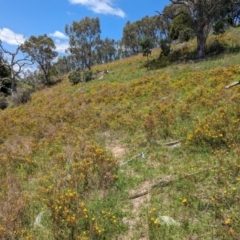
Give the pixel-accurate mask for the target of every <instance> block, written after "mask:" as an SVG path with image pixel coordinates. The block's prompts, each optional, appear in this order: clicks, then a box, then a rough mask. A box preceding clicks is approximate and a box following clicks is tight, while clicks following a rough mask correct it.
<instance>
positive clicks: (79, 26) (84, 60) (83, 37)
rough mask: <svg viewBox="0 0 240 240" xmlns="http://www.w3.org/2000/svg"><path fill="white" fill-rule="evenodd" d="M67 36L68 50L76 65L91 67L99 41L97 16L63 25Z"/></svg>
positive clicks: (99, 31)
mask: <svg viewBox="0 0 240 240" xmlns="http://www.w3.org/2000/svg"><path fill="white" fill-rule="evenodd" d="M65 31H66V34H67V35H68V36H69V51H70V53H71V54H72V55H73V56H74V58H75V62H76V65H77V64H78V65H77V67H79V68H82V67H83V68H86V67H87V68H88V69H89V70H90V69H91V67H92V65H93V62H94V57H95V56H94V52H95V50H96V48H97V46H98V44H99V42H100V33H101V29H100V21H99V18H89V17H85V18H83V19H81V20H80V21H78V22H77V21H73V22H72V25H70V26H69V25H66V26H65Z"/></svg>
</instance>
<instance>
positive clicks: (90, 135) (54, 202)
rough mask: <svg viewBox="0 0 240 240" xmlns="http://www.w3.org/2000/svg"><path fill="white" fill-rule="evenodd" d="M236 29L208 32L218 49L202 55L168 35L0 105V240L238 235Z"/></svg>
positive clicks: (239, 173)
mask: <svg viewBox="0 0 240 240" xmlns="http://www.w3.org/2000/svg"><path fill="white" fill-rule="evenodd" d="M239 34H240V31H239V29H238V28H236V29H232V30H229V31H228V32H227V33H226V34H223V35H221V36H217V37H216V36H210V37H209V39H208V46H213V44H214V43H215V41H216V38H217V39H218V41H220V42H221V43H224V44H225V46H226V49H225V52H223V53H221V54H220V55H213V54H209V55H207V58H206V60H205V61H200V62H195V61H193V60H192V59H187V58H186V57H184V56H186V55H189V54H190V55H191V54H193V53H194V47H195V45H196V42H195V40H193V41H190V42H188V43H186V44H176V45H174V46H173V47H172V49H173V52H172V56H170V57H169V58H165V59H161V60H158V56H159V50H158V49H156V50H155V51H153V54H152V56H150V57H149V60H148V61H149V62H150V63H151V65H149V66H148V67H145V66H144V65H145V63H146V61H147V60H146V59H145V58H144V57H142V56H141V55H137V56H133V57H130V58H126V59H124V60H119V61H115V62H112V63H108V64H105V65H100V66H95V67H94V71H95V70H103V69H108V70H109V74H107V75H105V76H104V78H103V79H102V80H95V81H91V82H88V83H79V84H77V85H71V83H70V82H69V81H68V79H67V76H62V77H61V78H62V81H61V83H59V84H57V85H55V86H52V87H51V88H46V89H44V90H41V91H38V92H36V93H34V94H33V96H32V100H31V101H30V102H28V103H26V104H24V105H21V106H18V107H14V108H9V109H6V110H4V111H1V112H0V132H1V138H0V183H1V184H0V235H1V237H2V239H39V240H40V239H47V240H51V239H52V240H53V239H74V240H75V239H123V240H125V239H127V240H128V239H141V238H142V239H151V240H155V239H156V240H158V239H166V240H169V239H186V240H187V239H207V240H208V239H209V240H210V239H239V237H240V228H239V226H240V218H239V216H238V212H239V210H240V209H239V206H240V198H239V196H240V194H239V193H240V161H239V147H240V144H239V134H238V133H239V130H240V124H239V121H240V120H239V116H240V112H239V101H240V93H239V92H240V90H239V87H238V86H236V87H233V88H230V89H225V86H226V85H228V84H230V83H232V82H234V81H236V80H238V79H239V76H240V68H239V57H240V53H239V52H238V46H239V45H240V40H239ZM211 44H212V45H211ZM176 50H178V51H179V53H176V52H174V51H176ZM174 54H178V55H179V54H180V57H181V58H182V59H181V60H177V59H174V57H173V56H175V55H174ZM172 141H179V145H178V146H177V147H175V148H172V147H170V146H168V145H167V143H169V142H172ZM142 154H144V158H143V157H142ZM124 163H125V164H124ZM163 183H164V184H163ZM153 186H154V187H153ZM146 191H148V193H147V194H144V195H143V196H141V197H136V198H134V199H129V197H131V196H134V195H136V194H140V193H144V192H145V193H146ZM41 213H42V215H41ZM39 214H40V215H39ZM37 216H42V217H41V218H40V217H39V218H38V220H39V219H40V220H39V223H40V225H39V226H36V218H37ZM162 216H167V217H169V218H171V219H174V220H175V221H176V222H177V223H178V224H177V225H170V226H168V225H166V223H165V222H164V220H162ZM34 223H35V224H34Z"/></svg>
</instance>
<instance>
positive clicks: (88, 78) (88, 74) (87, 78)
mask: <svg viewBox="0 0 240 240" xmlns="http://www.w3.org/2000/svg"><path fill="white" fill-rule="evenodd" d="M84 80H85V81H86V82H89V81H91V80H92V70H87V71H85V72H84Z"/></svg>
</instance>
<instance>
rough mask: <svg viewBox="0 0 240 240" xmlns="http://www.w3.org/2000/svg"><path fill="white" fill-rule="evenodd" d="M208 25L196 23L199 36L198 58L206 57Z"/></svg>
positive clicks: (196, 31)
mask: <svg viewBox="0 0 240 240" xmlns="http://www.w3.org/2000/svg"><path fill="white" fill-rule="evenodd" d="M205 27H206V26H204V25H202V24H199V23H198V22H197V23H195V33H196V37H197V56H196V57H197V59H203V58H204V57H205V47H206V41H207V34H208V33H207V32H206V29H205Z"/></svg>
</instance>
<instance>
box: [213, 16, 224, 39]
mask: <svg viewBox="0 0 240 240" xmlns="http://www.w3.org/2000/svg"><path fill="white" fill-rule="evenodd" d="M224 32H225V21H224V20H223V19H219V20H217V21H215V22H214V23H213V33H214V34H216V35H218V34H223V33H224Z"/></svg>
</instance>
